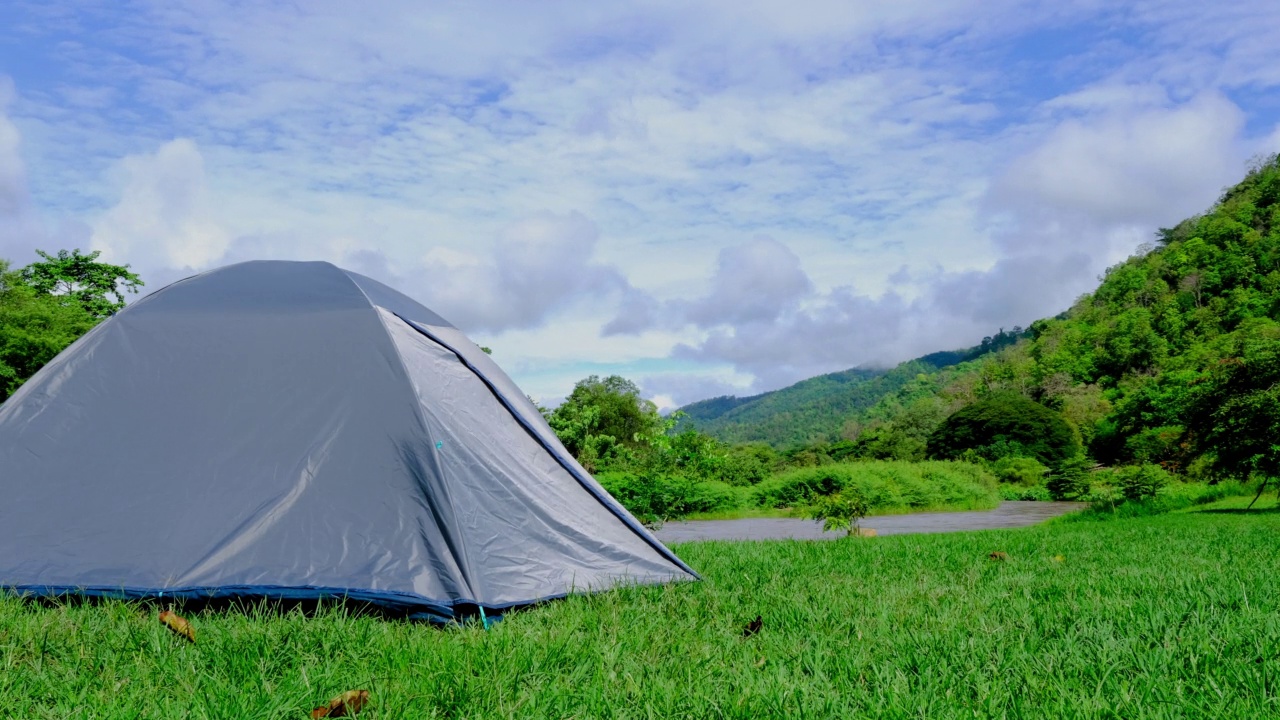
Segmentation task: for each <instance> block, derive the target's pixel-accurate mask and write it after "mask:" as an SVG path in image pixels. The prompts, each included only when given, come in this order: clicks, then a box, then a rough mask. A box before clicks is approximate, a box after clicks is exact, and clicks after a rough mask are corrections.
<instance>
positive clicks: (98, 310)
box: [22, 248, 143, 320]
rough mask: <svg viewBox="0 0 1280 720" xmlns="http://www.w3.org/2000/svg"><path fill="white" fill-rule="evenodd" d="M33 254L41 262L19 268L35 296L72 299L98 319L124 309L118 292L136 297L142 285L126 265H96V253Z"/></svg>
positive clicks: (122, 296)
mask: <svg viewBox="0 0 1280 720" xmlns="http://www.w3.org/2000/svg"><path fill="white" fill-rule="evenodd" d="M36 254H38V255H39V256H40V257H42V258H44V260H43V261H41V262H34V263H31V264H30V265H28V266H26V267H25V268H23V269H22V278H23V281H24V282H25V283H26V284H27V285H29V286H30V287H31V288H33V289H34V290H35V291H36V292H38V293H43V294H45V295H56V296H63V297H69V298H72V299H74V300H75V301H76V302H77V303H79V304H80V306H81V307H83V308H84V309H85V310H86V311H88V312H89V314H90V315H92V316H93V317H95V318H97V319H99V320H102V319H103V318H106V317H108V316H110V315H113V314H115V313H116V312H117V311H119V310H121V309H122V308H124V305H125V302H124V295H123V294H122V291H124V292H128V293H135V294H136V293H137V292H138V288H139V287H141V286H142V285H143V282H142V280H141V279H139V277H138V276H137V275H135V274H134V273H132V272H130V271H129V266H128V265H111V264H108V263H101V262H98V261H97V260H98V255H99V254H100V253H99V251H97V250H95V251H93V252H91V253H89V254H88V255H85V254H82V253H81V252H80V249H79V248H76V249H75V250H72V251H71V252H70V253H68V252H67V251H66V250H59V251H58V254H57V255H56V256H54V255H49V254H48V253H46V252H44V251H42V250H37V251H36ZM113 298H114V299H113Z"/></svg>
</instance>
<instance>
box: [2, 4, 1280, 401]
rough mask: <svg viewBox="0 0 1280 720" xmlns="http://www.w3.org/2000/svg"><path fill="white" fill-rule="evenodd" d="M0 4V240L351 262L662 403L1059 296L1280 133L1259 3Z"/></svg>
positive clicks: (481, 330)
mask: <svg viewBox="0 0 1280 720" xmlns="http://www.w3.org/2000/svg"><path fill="white" fill-rule="evenodd" d="M434 5H435V6H434V7H430V8H429V9H424V6H423V5H422V4H421V3H409V2H373V3H364V4H352V3H343V2H329V1H325V0H316V1H315V2H309V3H276V2H238V3H214V2H154V3H153V2H100V3H92V2H77V3H74V4H60V3H57V2H32V3H27V2H25V0H17V1H16V2H15V1H14V0H10V2H7V3H5V5H4V8H3V9H0V257H7V258H9V259H10V260H12V261H13V262H15V263H18V264H22V263H25V262H28V261H30V260H31V259H32V258H33V257H34V250H35V249H36V248H41V249H46V250H53V249H57V248H60V247H81V248H93V249H98V250H102V252H103V256H104V257H105V258H110V259H111V260H113V261H116V262H127V263H130V264H132V266H133V267H134V268H135V269H136V270H138V271H139V272H140V273H141V274H142V276H143V278H144V279H145V280H146V281H147V282H148V287H149V288H152V289H154V288H156V287H159V286H162V285H163V284H165V283H167V282H170V281H172V280H175V279H178V278H181V277H184V276H186V275H189V274H192V273H195V272H199V271H202V270H206V269H209V268H212V267H217V266H219V265H223V264H226V263H230V262H237V261H241V260H247V259H256V258H284V259H325V260H330V261H332V262H334V263H337V264H339V265H342V266H344V267H348V268H351V269H353V270H357V271H360V272H364V273H366V274H370V275H373V276H375V277H377V278H379V279H381V280H383V281H385V282H388V283H389V284H391V285H393V286H395V287H397V288H399V289H400V290H402V291H404V292H406V293H408V294H410V295H412V296H413V297H415V298H417V299H419V300H421V301H422V302H424V303H426V304H427V305H428V306H430V307H432V308H433V309H435V310H436V311H438V312H440V313H441V314H442V315H444V316H445V317H448V318H450V319H451V320H453V321H454V322H455V323H456V324H457V325H459V326H460V327H462V328H463V329H464V330H466V331H468V332H469V333H470V334H471V335H472V336H473V337H474V338H475V339H476V340H477V341H479V342H482V343H484V344H487V345H490V346H492V347H494V349H495V350H496V354H495V358H496V359H497V360H498V361H499V363H501V364H502V365H503V367H504V368H506V369H507V370H508V371H509V372H510V373H511V374H512V375H513V377H514V378H515V379H516V380H517V382H519V383H521V385H522V386H523V387H524V388H525V389H526V390H527V391H528V392H530V393H531V394H532V395H534V396H535V397H538V398H541V399H543V400H547V401H552V402H554V401H555V399H557V398H559V397H562V396H563V395H565V394H567V392H568V391H569V390H570V389H571V388H572V385H573V383H574V382H575V381H576V380H578V379H581V378H582V377H584V376H585V375H587V374H589V373H598V374H603V373H613V372H617V373H620V374H623V375H625V376H627V377H630V378H632V379H634V380H636V381H637V382H639V383H640V385H641V386H642V388H644V390H645V391H646V393H648V394H649V395H651V396H653V397H655V398H657V399H658V400H659V402H660V403H662V404H664V405H671V404H674V403H684V402H689V401H692V400H697V399H700V398H703V397H708V396H712V395H717V394H722V393H735V394H745V393H753V392H758V391H761V390H767V389H772V388H775V387H779V386H781V385H785V384H788V383H790V382H794V381H796V380H799V379H802V378H804V377H809V376H812V375H814V374H818V373H821V372H829V371H833V370H840V369H845V368H848V367H853V366H857V365H867V364H871V365H875V364H887V363H893V362H897V361H900V360H904V359H907V358H910V357H914V356H918V355H921V354H924V353H927V352H931V351H934V350H939V349H950V348H956V347H961V346H967V345H972V344H975V343H976V342H978V341H979V340H981V338H982V337H983V336H984V335H987V334H990V333H992V332H993V331H995V330H996V329H997V328H1000V327H1006V328H1007V327H1011V326H1013V325H1017V324H1022V325H1025V324H1027V323H1029V322H1030V321H1032V320H1034V319H1036V318H1038V317H1042V316H1045V315H1050V314H1054V313H1056V312H1059V311H1061V310H1062V309H1064V308H1065V307H1067V306H1068V305H1069V304H1070V303H1071V301H1072V300H1073V299H1074V298H1076V297H1077V296H1079V295H1080V294H1081V293H1084V292H1087V291H1088V290H1090V289H1091V288H1092V287H1093V286H1094V285H1095V284H1096V282H1097V277H1098V275H1099V274H1100V273H1101V272H1102V271H1103V270H1104V269H1105V268H1106V267H1107V266H1109V265H1111V264H1114V263H1115V262H1117V261H1118V260H1120V259H1123V258H1124V257H1126V256H1127V255H1129V254H1131V253H1133V252H1134V251H1136V250H1137V249H1138V248H1139V246H1140V245H1141V244H1142V243H1143V242H1146V241H1148V240H1150V238H1151V237H1152V236H1153V233H1154V231H1155V229H1156V228H1157V227H1160V226H1163V225H1169V224H1172V223H1174V222H1176V221H1178V220H1179V219H1181V218H1183V217H1185V216H1187V215H1190V214H1193V213H1195V212H1198V211H1200V210H1203V209H1204V208H1205V207H1207V206H1208V205H1209V204H1211V203H1212V202H1213V201H1214V199H1215V198H1216V197H1217V195H1218V194H1219V193H1220V192H1221V189H1222V188H1223V187H1224V186H1225V185H1228V184H1230V183H1232V182H1234V181H1235V180H1237V179H1238V178H1239V177H1240V176H1241V175H1242V174H1243V172H1244V169H1245V167H1246V163H1247V162H1248V159H1249V158H1250V157H1252V156H1254V155H1256V154H1258V153H1268V152H1276V151H1280V102H1278V100H1277V98H1280V95H1278V94H1277V90H1278V89H1280V63H1276V62H1274V58H1275V52H1274V49H1273V46H1274V38H1275V37H1280V6H1274V5H1273V4H1269V3H1241V4H1236V5H1233V6H1228V5H1220V4H1214V3H1204V2H1200V1H1197V2H1183V1H1181V0H1178V1H1170V2H1132V3H1126V4H1119V3H1114V2H1036V1H1032V0H989V1H988V2H982V3H975V2H958V1H953V0H931V1H924V0H898V1H896V2H893V3H870V2H857V1H856V0H854V1H850V0H845V1H843V2H822V1H808V0H792V1H790V2H786V3H781V2H750V1H745V2H744V1H739V2H733V3H729V2H674V1H671V2H647V3H643V4H639V3H637V4H631V5H624V4H620V3H612V4H609V3H592V2H576V1H569V0H565V1H548V2H539V3H523V2H468V3H435V4H434Z"/></svg>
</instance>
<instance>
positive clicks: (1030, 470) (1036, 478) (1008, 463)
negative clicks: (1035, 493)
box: [991, 457, 1049, 485]
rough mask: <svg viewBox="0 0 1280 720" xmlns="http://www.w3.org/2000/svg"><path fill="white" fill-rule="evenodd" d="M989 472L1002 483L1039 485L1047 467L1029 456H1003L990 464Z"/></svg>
mask: <svg viewBox="0 0 1280 720" xmlns="http://www.w3.org/2000/svg"><path fill="white" fill-rule="evenodd" d="M991 472H992V474H994V475H995V476H996V479H997V480H999V481H1000V482H1002V483H1010V484H1013V485H1039V484H1041V483H1042V482H1043V481H1044V475H1045V473H1047V472H1049V468H1047V467H1045V466H1044V465H1042V464H1041V463H1040V462H1039V461H1038V460H1036V459H1034V458H1029V457H1004V458H1000V459H999V460H997V461H995V463H993V464H992V465H991Z"/></svg>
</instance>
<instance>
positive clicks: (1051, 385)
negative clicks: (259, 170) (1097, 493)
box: [687, 156, 1280, 472]
mask: <svg viewBox="0 0 1280 720" xmlns="http://www.w3.org/2000/svg"><path fill="white" fill-rule="evenodd" d="M1000 337H1001V341H1000V342H995V341H989V342H984V345H983V346H980V347H979V348H975V350H974V351H969V352H968V353H963V354H962V355H963V358H962V359H963V361H962V362H951V361H950V360H951V359H952V358H950V357H947V356H944V357H942V358H941V359H939V360H938V361H936V362H930V361H929V360H928V359H927V358H928V356H926V358H920V359H918V360H914V361H911V362H909V363H904V364H903V365H900V366H898V367H897V368H894V369H892V370H889V371H868V370H851V371H845V372H843V373H834V374H832V375H826V376H822V377H819V378H813V379H811V380H806V381H804V382H801V383H797V384H796V385H793V386H791V387H789V388H784V389H782V390H776V391H774V392H771V393H767V394H765V395H760V396H756V397H752V398H715V399H712V400H709V401H703V402H702V403H694V405H692V406H690V408H689V409H688V410H687V411H688V412H689V415H690V418H691V420H692V422H693V423H694V424H695V425H696V426H697V427H699V428H700V429H703V430H705V431H706V432H708V433H711V434H713V435H715V436H717V437H720V438H722V439H724V440H729V441H734V442H741V441H745V440H763V441H766V442H769V443H771V444H773V445H775V446H778V447H786V446H792V445H796V444H799V443H804V442H813V441H821V440H826V441H832V440H834V439H835V438H836V437H838V436H843V437H844V438H846V439H849V440H852V441H853V442H852V445H853V446H854V447H855V448H856V449H855V451H854V452H855V454H857V455H859V456H862V457H892V458H897V459H919V458H920V457H923V452H924V443H923V438H925V437H927V436H928V434H929V433H930V432H931V431H932V429H933V428H935V427H937V425H938V424H939V423H941V421H942V420H943V419H945V417H946V416H947V415H949V414H950V413H951V412H953V411H954V410H956V409H957V408H959V407H961V406H963V405H965V404H967V403H969V402H972V401H973V400H974V399H976V398H978V397H981V396H984V395H986V394H988V393H990V392H993V391H1014V392H1018V393H1021V394H1023V395H1026V396H1027V397H1030V398H1032V399H1033V400H1036V401H1038V402H1040V403H1041V404H1043V405H1045V406H1047V407H1049V408H1051V409H1054V410H1056V411H1058V412H1060V413H1061V414H1062V415H1063V416H1064V417H1066V419H1067V420H1068V421H1069V422H1070V423H1071V424H1072V425H1073V426H1074V427H1075V428H1076V430H1077V431H1078V432H1079V433H1080V436H1081V440H1082V441H1083V442H1084V444H1085V445H1086V447H1087V448H1088V451H1089V453H1090V455H1091V456H1092V457H1093V458H1094V459H1095V460H1098V461H1101V462H1105V463H1129V462H1155V463H1160V464H1162V465H1164V466H1165V467H1166V468H1169V469H1172V470H1187V471H1193V472H1199V471H1200V470H1203V469H1205V468H1218V467H1220V466H1221V465H1222V461H1223V459H1224V458H1228V457H1238V458H1243V459H1241V460H1240V461H1239V462H1238V463H1236V466H1235V469H1236V470H1239V469H1240V468H1242V467H1251V468H1254V469H1255V470H1258V471H1262V469H1263V468H1265V467H1275V468H1280V444H1276V443H1275V440H1274V438H1275V437H1276V435H1275V433H1280V367H1274V368H1273V367H1271V365H1276V366H1280V362H1271V361H1270V360H1268V358H1280V156H1271V157H1270V158H1266V159H1264V160H1261V161H1258V162H1256V163H1255V164H1254V166H1253V167H1251V168H1250V169H1249V171H1248V173H1247V174H1246V176H1245V178H1244V179H1243V180H1242V181H1241V182H1240V183H1238V184H1237V185H1235V186H1233V187H1231V188H1228V189H1227V190H1225V191H1224V193H1223V194H1222V196H1221V197H1220V198H1219V200H1218V202H1217V203H1216V204H1215V205H1214V206H1213V207H1211V208H1209V209H1208V210H1207V211H1206V212H1204V213H1203V214H1199V215H1194V216H1191V217H1189V218H1188V219H1186V220H1184V221H1182V222H1181V223H1178V224H1177V225H1176V226H1174V227H1172V228H1162V229H1161V230H1160V231H1159V232H1158V233H1157V237H1156V240H1155V242H1153V243H1150V244H1149V245H1147V246H1146V247H1144V248H1142V249H1140V251H1139V252H1138V253H1137V254H1135V255H1134V256H1133V257H1130V258H1129V259H1127V260H1125V261H1123V262H1121V263H1119V264H1117V265H1115V266H1113V267H1111V268H1108V269H1107V271H1106V273H1105V274H1104V275H1103V277H1102V281H1101V284H1100V285H1099V286H1098V288H1097V289H1096V290H1095V291H1094V292H1092V293H1089V294H1087V295H1084V296H1082V297H1081V298H1080V299H1079V300H1078V301H1077V302H1076V303H1075V304H1074V305H1073V306H1072V307H1071V308H1070V309H1068V310H1067V311H1066V312H1064V313H1062V314H1060V315H1058V316H1056V317H1053V318H1046V319H1043V320H1037V321H1036V322H1034V323H1032V324H1031V327H1030V328H1028V330H1027V331H1026V332H1025V333H1021V332H1020V333H1016V334H1013V336H1010V334H1008V333H1001V334H1000ZM989 340H990V339H989ZM1268 363H1270V364H1268ZM1273 379H1274V382H1273ZM1273 395H1274V396H1276V397H1275V398H1273V397H1272V396H1273ZM1273 400H1275V401H1273ZM1215 403H1217V405H1215ZM1221 408H1230V409H1231V411H1230V412H1227V411H1225V410H1221ZM1237 426H1238V429H1239V431H1238V432H1237V431H1232V430H1231V428H1233V427H1237ZM1259 428H1261V430H1259ZM1268 428H1270V429H1268ZM1264 431H1265V432H1264ZM1258 433H1262V435H1264V436H1265V437H1264V438H1263V439H1264V440H1266V442H1263V443H1262V444H1261V445H1257V446H1256V447H1255V446H1254V445H1248V446H1245V445H1241V447H1239V448H1233V447H1228V445H1229V444H1230V442H1231V438H1239V439H1240V441H1241V442H1244V441H1245V440H1247V439H1248V438H1247V437H1246V436H1249V435H1257V434H1258ZM1206 438H1215V439H1216V440H1215V442H1217V443H1218V445H1217V446H1216V447H1213V446H1209V445H1206ZM1268 438H1269V439H1268ZM1223 443H1227V444H1226V445H1224V444H1223ZM1267 443H1270V445H1268V444H1267ZM1272 456H1274V457H1272ZM1267 458H1271V459H1270V460H1268V459H1267ZM1272 461H1274V463H1273V464H1272V465H1270V466H1268V465H1266V463H1267V462H1272ZM1278 472H1280V471H1278Z"/></svg>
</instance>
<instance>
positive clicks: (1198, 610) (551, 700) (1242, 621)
mask: <svg viewBox="0 0 1280 720" xmlns="http://www.w3.org/2000/svg"><path fill="white" fill-rule="evenodd" d="M1228 504H1230V503H1228ZM1269 507H1274V503H1271V504H1270V505H1269ZM675 549H676V551H677V552H678V553H680V555H681V556H682V557H684V558H685V559H686V560H687V561H688V562H689V563H690V564H692V565H693V566H694V567H695V568H697V569H698V570H699V571H701V572H702V573H703V575H704V576H705V580H704V581H703V582H700V583H688V584H682V585H672V586H666V587H647V588H628V589H623V590H619V591H614V592H610V593H604V594H599V595H592V596H586V597H575V598H570V599H569V600H566V601H560V602H553V603H549V604H547V605H545V606H543V607H539V608H535V609H531V610H527V611H524V612H519V613H514V614H511V615H509V616H508V617H507V618H506V619H505V620H504V621H503V622H501V623H499V624H497V625H495V626H494V627H493V629H492V630H490V631H487V632H486V631H485V630H484V629H482V628H481V627H479V626H478V625H474V626H466V627H453V628H445V629H442V628H439V627H433V626H429V625H422V624H409V623H405V622H401V621H389V620H384V619H379V618H376V617H369V616H353V615H352V614H350V613H347V612H344V611H343V610H341V609H340V608H334V609H330V610H325V611H322V612H321V613H319V614H318V615H316V616H311V617H308V616H305V615H303V614H302V613H300V612H297V611H294V612H285V613H280V612H272V611H269V610H264V609H260V610H257V611H251V612H237V611H225V610H224V611H208V612H201V613H195V614H192V615H191V616H190V619H191V621H192V623H193V624H194V625H195V626H196V631H197V633H198V641H197V643H196V644H194V645H191V644H188V643H187V642H186V641H185V640H182V639H181V638H179V637H177V636H175V635H173V634H171V633H169V632H168V631H167V630H165V629H164V628H163V627H162V626H161V625H160V624H159V623H158V622H157V621H156V612H157V608H156V607H154V606H144V605H138V604H128V603H119V602H110V603H104V604H74V605H65V606H55V607H45V606H41V605H38V604H34V603H30V602H25V601H21V600H18V599H13V598H5V599H0V716H3V717H15V718H18V717H21V718H73V717H74V718H80V717H83V718H138V717H142V718H183V717H194V718H206V717H208V718H304V717H307V713H308V711H309V710H310V709H311V708H313V707H315V706H317V705H320V704H323V703H324V702H325V701H326V700H328V698H330V697H331V696H333V695H335V694H337V693H339V692H341V691H344V690H348V689H355V688H365V689H368V690H370V691H371V695H372V702H371V706H370V707H369V708H368V709H366V710H365V711H364V712H363V713H361V714H360V716H359V717H361V718H432V717H441V718H443V717H474V718H501V717H531V718H543V717H549V718H561V717H575V718H596V717H600V718H611V717H617V718H650V717H652V718H670V717H742V718H763V717H779V716H790V717H810V718H828V717H832V718H834V717H839V718H859V717H885V718H907V717H911V718H947V717H957V718H958V717H966V718H972V717H1009V718H1025V717H1098V718H1144V717H1170V718H1175V717H1188V718H1192V717H1193V718H1228V717H1238V718H1263V717H1280V700H1277V683H1278V682H1280V678H1278V677H1277V674H1278V671H1280V657H1277V656H1280V588H1278V584H1277V582H1276V581H1277V571H1280V559H1278V558H1277V550H1278V549H1280V513H1277V512H1274V511H1265V510H1264V511H1261V512H1252V513H1243V512H1240V511H1238V510H1229V511H1226V512H1216V513H1209V512H1197V513H1181V514H1172V515H1165V516H1159V517H1148V518H1136V519H1131V520H1124V521H1115V522H1095V523H1055V524H1050V525H1046V526H1040V527H1034V528H1028V529H1021V530H1009V531H986V532H972V533H959V534H953V535H917V536H897V537H884V538H876V539H867V540H859V539H847V540H838V541H830V542H802V541H778V542H755V543H695V544H687V545H681V546H676V548H675ZM994 551H1000V552H1004V553H1007V554H1008V558H1009V559H1008V560H1007V561H1003V562H1001V561H993V560H990V559H988V554H989V553H991V552H994ZM1059 555H1061V556H1062V560H1061V561H1058V560H1056V559H1055V556H1059ZM756 614H760V615H761V616H762V617H763V621H764V628H763V630H762V631H761V632H760V633H759V634H758V635H755V636H753V637H749V638H743V637H742V628H743V626H744V624H745V623H746V622H747V621H748V620H750V619H751V618H754V617H755V616H756Z"/></svg>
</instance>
